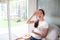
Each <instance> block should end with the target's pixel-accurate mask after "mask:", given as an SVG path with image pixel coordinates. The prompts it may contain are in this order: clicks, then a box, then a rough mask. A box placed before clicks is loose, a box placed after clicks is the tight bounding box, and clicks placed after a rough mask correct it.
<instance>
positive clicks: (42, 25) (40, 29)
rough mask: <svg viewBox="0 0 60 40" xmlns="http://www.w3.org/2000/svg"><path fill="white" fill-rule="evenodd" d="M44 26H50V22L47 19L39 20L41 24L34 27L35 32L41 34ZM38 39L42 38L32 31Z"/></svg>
mask: <svg viewBox="0 0 60 40" xmlns="http://www.w3.org/2000/svg"><path fill="white" fill-rule="evenodd" d="M43 28H48V23H47V22H46V21H39V25H38V27H37V28H34V32H36V33H39V34H41V33H42V32H43V31H42V30H43ZM31 35H32V36H33V37H34V38H36V39H41V37H40V36H38V35H36V34H34V33H32V34H31Z"/></svg>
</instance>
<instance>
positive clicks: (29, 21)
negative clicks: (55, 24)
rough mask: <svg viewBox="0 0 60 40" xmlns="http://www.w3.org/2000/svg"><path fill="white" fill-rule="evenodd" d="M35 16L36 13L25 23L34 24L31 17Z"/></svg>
mask: <svg viewBox="0 0 60 40" xmlns="http://www.w3.org/2000/svg"><path fill="white" fill-rule="evenodd" d="M35 14H36V13H34V14H33V15H32V16H31V17H30V18H29V19H28V21H27V23H29V24H30V23H34V22H35V21H34V20H32V21H31V19H32V17H33V16H35Z"/></svg>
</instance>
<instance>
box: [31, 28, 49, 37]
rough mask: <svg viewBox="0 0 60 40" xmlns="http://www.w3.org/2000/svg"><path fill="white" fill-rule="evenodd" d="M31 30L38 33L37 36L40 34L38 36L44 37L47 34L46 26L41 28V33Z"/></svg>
mask: <svg viewBox="0 0 60 40" xmlns="http://www.w3.org/2000/svg"><path fill="white" fill-rule="evenodd" d="M32 32H33V33H35V34H36V35H38V36H40V37H42V38H44V37H46V36H47V33H48V28H43V30H42V33H41V34H39V33H36V32H34V30H33V31H32Z"/></svg>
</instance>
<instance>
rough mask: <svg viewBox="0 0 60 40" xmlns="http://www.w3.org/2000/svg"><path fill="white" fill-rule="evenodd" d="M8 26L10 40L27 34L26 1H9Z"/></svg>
mask: <svg viewBox="0 0 60 40" xmlns="http://www.w3.org/2000/svg"><path fill="white" fill-rule="evenodd" d="M9 2H10V4H9V8H10V24H11V38H12V40H14V39H16V38H17V37H21V36H22V35H24V34H25V33H27V32H28V27H27V24H26V23H25V22H26V19H27V0H10V1H9Z"/></svg>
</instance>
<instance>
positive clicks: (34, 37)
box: [27, 9, 48, 40]
mask: <svg viewBox="0 0 60 40" xmlns="http://www.w3.org/2000/svg"><path fill="white" fill-rule="evenodd" d="M34 16H36V20H31V19H32V18H33V17H34ZM44 16H45V12H44V10H43V9H38V10H36V11H35V12H34V14H33V15H32V16H31V17H30V18H29V19H28V21H27V23H28V24H30V23H34V27H35V28H34V30H32V34H31V37H30V38H29V39H30V40H42V38H44V37H46V35H47V33H48V23H47V22H46V21H45V20H44Z"/></svg>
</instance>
